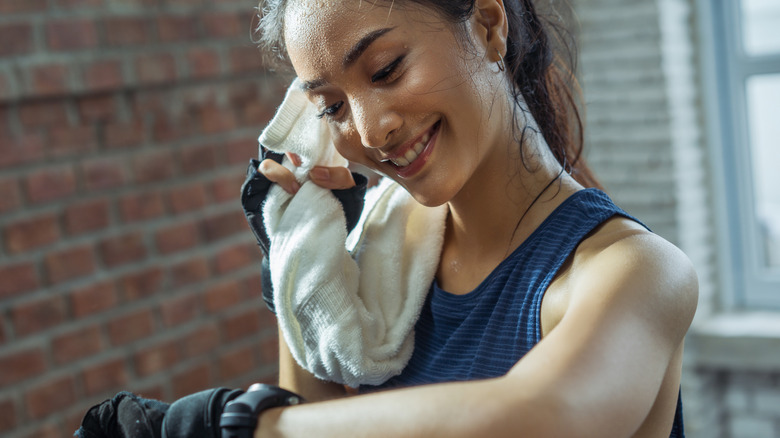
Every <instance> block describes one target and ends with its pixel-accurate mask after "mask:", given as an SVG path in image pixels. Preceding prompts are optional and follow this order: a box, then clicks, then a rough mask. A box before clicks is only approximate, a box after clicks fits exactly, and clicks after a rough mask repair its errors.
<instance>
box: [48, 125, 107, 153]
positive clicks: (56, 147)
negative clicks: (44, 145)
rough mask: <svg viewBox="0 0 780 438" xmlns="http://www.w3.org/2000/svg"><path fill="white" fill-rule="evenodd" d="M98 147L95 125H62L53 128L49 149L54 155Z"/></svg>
mask: <svg viewBox="0 0 780 438" xmlns="http://www.w3.org/2000/svg"><path fill="white" fill-rule="evenodd" d="M95 149H97V136H96V131H95V127H94V126H91V125H90V126H77V127H61V128H56V129H52V130H51V138H50V139H49V150H50V151H51V156H52V157H62V156H67V155H74V154H83V153H87V152H91V151H94V150H95Z"/></svg>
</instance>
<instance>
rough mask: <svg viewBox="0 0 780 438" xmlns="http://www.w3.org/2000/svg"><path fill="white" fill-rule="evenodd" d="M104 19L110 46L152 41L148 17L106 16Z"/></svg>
mask: <svg viewBox="0 0 780 438" xmlns="http://www.w3.org/2000/svg"><path fill="white" fill-rule="evenodd" d="M102 21H103V25H104V30H105V36H106V41H107V42H108V45H109V46H130V45H139V44H144V43H148V42H150V41H152V38H151V35H152V33H151V32H150V29H149V20H148V19H147V18H146V17H104V18H103V20H102Z"/></svg>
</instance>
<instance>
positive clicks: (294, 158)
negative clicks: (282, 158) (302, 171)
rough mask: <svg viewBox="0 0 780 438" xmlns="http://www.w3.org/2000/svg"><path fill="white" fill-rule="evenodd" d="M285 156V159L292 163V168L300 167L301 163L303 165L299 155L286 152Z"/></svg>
mask: <svg viewBox="0 0 780 438" xmlns="http://www.w3.org/2000/svg"><path fill="white" fill-rule="evenodd" d="M286 155H287V158H288V159H289V160H290V161H291V162H292V163H293V166H295V167H301V163H303V160H301V157H300V155H298V154H296V153H293V152H287V153H286Z"/></svg>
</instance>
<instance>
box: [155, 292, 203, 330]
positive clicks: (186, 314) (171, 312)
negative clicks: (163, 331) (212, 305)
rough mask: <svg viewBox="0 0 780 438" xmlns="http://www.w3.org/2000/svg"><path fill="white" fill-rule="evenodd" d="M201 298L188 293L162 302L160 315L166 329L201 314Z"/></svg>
mask: <svg viewBox="0 0 780 438" xmlns="http://www.w3.org/2000/svg"><path fill="white" fill-rule="evenodd" d="M202 303H203V297H201V295H200V294H197V293H188V294H186V295H182V296H178V297H175V298H172V299H169V300H167V301H165V302H163V303H162V304H161V305H160V314H161V315H162V320H163V324H165V325H166V326H167V327H172V326H175V325H179V324H183V323H185V322H187V321H191V320H193V319H194V318H195V317H197V316H198V315H199V314H200V312H201V305H202Z"/></svg>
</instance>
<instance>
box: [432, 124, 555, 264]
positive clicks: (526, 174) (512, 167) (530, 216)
mask: <svg viewBox="0 0 780 438" xmlns="http://www.w3.org/2000/svg"><path fill="white" fill-rule="evenodd" d="M525 140H526V141H525V144H524V145H523V146H522V147H523V148H525V150H524V151H523V157H525V158H524V161H523V160H521V158H520V150H519V147H517V146H516V145H515V147H512V146H511V145H508V146H501V147H498V148H495V149H494V150H495V151H504V152H505V153H503V154H501V153H494V154H493V156H494V157H491V158H490V159H489V160H486V162H485V163H484V165H483V166H481V168H480V169H478V171H477V172H476V174H475V175H474V177H473V178H472V179H471V180H470V181H469V183H468V184H467V185H466V186H464V187H463V189H462V190H461V191H460V192H459V193H458V194H457V195H456V196H455V197H454V198H453V199H452V200H451V201H450V202H449V204H448V206H449V210H450V214H449V218H448V223H447V241H448V244H454V245H455V247H460V248H469V251H477V252H479V253H485V252H490V253H499V252H500V253H502V254H503V257H505V256H506V254H508V252H509V251H511V250H513V249H514V248H516V247H517V246H518V245H519V244H520V243H521V242H522V241H523V240H525V238H526V237H528V235H530V234H531V233H532V232H533V230H534V229H535V228H536V227H537V226H538V225H539V223H541V221H542V220H544V218H545V217H546V216H547V214H549V211H551V210H550V209H549V206H550V204H551V201H553V200H554V199H557V196H556V194H557V193H560V192H562V191H566V190H559V188H560V187H561V186H559V184H558V182H559V181H560V183H561V184H564V183H567V185H568V183H569V177H568V175H566V174H561V166H560V165H559V164H558V162H557V161H556V160H555V158H554V157H553V155H552V153H551V152H550V150H549V148H548V146H547V144H546V143H545V141H544V139H543V137H542V136H541V134H535V133H532V134H529V135H527V136H526V139H525ZM512 151H514V153H513V152H512ZM559 177H560V178H559ZM475 255H477V254H475ZM485 255H486V254H480V256H485ZM503 257H502V258H503Z"/></svg>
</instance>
